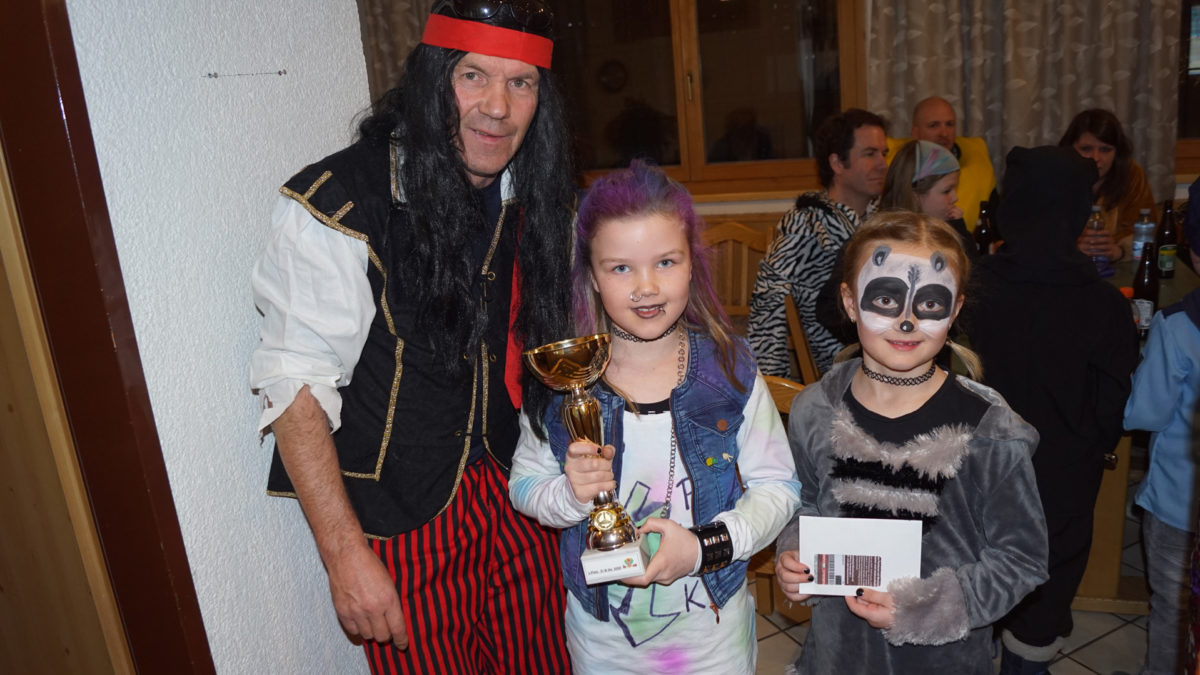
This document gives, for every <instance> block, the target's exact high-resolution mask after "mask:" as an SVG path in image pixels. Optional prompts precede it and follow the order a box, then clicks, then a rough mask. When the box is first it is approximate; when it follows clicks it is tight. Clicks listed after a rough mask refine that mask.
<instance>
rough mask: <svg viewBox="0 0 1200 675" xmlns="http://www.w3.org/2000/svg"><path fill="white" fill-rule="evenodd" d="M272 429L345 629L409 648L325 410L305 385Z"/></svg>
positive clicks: (396, 598) (390, 586)
mask: <svg viewBox="0 0 1200 675" xmlns="http://www.w3.org/2000/svg"><path fill="white" fill-rule="evenodd" d="M271 428H272V430H273V431H274V432H275V442H276V444H277V445H278V447H279V456H280V458H281V459H283V466H284V468H286V469H287V472H288V476H289V477H290V478H291V479H292V485H294V486H295V488H296V495H297V496H298V497H299V498H300V506H301V507H303V509H304V516H305V517H306V518H308V524H309V527H311V528H312V532H313V538H314V539H315V540H316V543H317V551H318V552H319V553H320V554H321V561H322V562H324V563H325V571H326V572H328V573H329V592H330V594H331V595H332V596H333V608H334V610H335V611H336V612H337V616H338V620H339V621H341V623H342V627H343V628H345V629H346V632H347V633H349V634H351V635H360V636H362V637H363V638H364V639H366V640H375V641H377V642H387V641H389V640H391V641H392V642H393V644H395V645H396V647H397V648H398V649H404V648H406V647H407V646H408V634H407V633H406V632H405V630H404V617H403V615H402V614H401V611H400V598H399V596H397V595H396V584H395V582H394V581H393V580H392V575H391V574H389V573H388V571H387V568H385V567H384V566H383V563H382V562H380V561H379V558H378V557H377V556H376V555H375V552H374V551H372V550H371V547H370V546H369V545H368V544H367V542H366V539H365V538H364V537H363V530H362V526H361V525H360V524H359V522H358V517H357V516H355V515H354V510H353V509H352V508H351V507H350V500H349V498H348V497H347V496H346V487H345V485H344V484H343V483H342V475H341V470H340V469H339V467H338V461H337V450H336V449H335V448H334V445H333V439H332V438H330V436H329V425H328V422H327V420H326V417H325V411H324V410H322V408H321V406H320V404H318V403H317V400H316V399H315V398H313V395H312V393H311V392H309V390H308V386H307V385H305V386H304V388H302V389H301V390H300V393H298V394H297V395H296V399H295V400H294V401H293V402H292V404H291V405H290V406H288V409H287V410H285V411H284V412H283V414H282V415H280V416H279V419H277V420H275V423H274V424H272V425H271Z"/></svg>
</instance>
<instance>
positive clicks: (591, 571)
mask: <svg viewBox="0 0 1200 675" xmlns="http://www.w3.org/2000/svg"><path fill="white" fill-rule="evenodd" d="M579 561H580V562H581V563H583V578H584V580H585V581H587V584H588V585H589V586H591V585H593V584H603V583H608V582H610V581H619V580H621V579H628V578H629V577H636V576H640V575H642V574H645V572H646V565H647V564H648V563H649V562H650V551H649V537H638V538H637V541H631V542H629V543H628V544H622V545H621V546H618V547H617V548H614V549H613V550H611V551H596V550H593V549H588V550H586V551H584V552H583V555H581V556H579Z"/></svg>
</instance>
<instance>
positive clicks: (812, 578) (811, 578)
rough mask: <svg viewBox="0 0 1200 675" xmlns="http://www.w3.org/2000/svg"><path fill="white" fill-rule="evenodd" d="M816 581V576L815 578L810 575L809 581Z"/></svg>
mask: <svg viewBox="0 0 1200 675" xmlns="http://www.w3.org/2000/svg"><path fill="white" fill-rule="evenodd" d="M814 579H816V577H814V576H813V575H811V574H810V575H808V580H809V581H812V580H814Z"/></svg>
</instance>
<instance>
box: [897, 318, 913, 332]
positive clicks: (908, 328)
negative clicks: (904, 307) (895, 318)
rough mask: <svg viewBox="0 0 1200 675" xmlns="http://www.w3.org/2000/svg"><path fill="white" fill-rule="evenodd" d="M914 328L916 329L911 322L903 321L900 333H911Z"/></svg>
mask: <svg viewBox="0 0 1200 675" xmlns="http://www.w3.org/2000/svg"><path fill="white" fill-rule="evenodd" d="M914 328H916V326H914V325H913V322H911V321H905V322H904V323H902V324H900V331H901V332H903V333H911V332H913V329H914Z"/></svg>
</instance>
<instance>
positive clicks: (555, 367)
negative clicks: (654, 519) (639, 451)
mask: <svg viewBox="0 0 1200 675" xmlns="http://www.w3.org/2000/svg"><path fill="white" fill-rule="evenodd" d="M610 344H611V338H610V337H609V335H608V333H597V334H596V335H587V336H584V337H577V338H571V339H569V340H560V341H558V342H551V343H550V344H547V345H542V346H541V347H538V348H536V349H530V350H527V351H526V352H525V354H524V356H525V364H526V365H527V366H529V369H530V370H531V371H533V373H534V374H535V375H537V376H538V378H540V379H541V381H542V382H544V383H545V384H546V386H547V387H550V388H551V389H554V390H555V391H561V392H565V393H566V394H567V396H566V398H565V399H564V400H563V405H562V416H563V423H564V424H566V427H567V432H568V433H569V434H570V435H571V440H573V441H579V440H588V441H591V442H592V443H595V444H596V445H601V446H602V445H604V428H603V424H602V421H601V417H600V402H599V401H597V400H596V398H595V397H594V396H592V395H591V394H588V393H587V389H588V388H589V387H591V386H592V385H593V384H595V383H596V380H599V379H600V376H601V375H602V374H603V373H604V369H605V368H606V367H607V366H608V357H609V345H610ZM637 539H638V537H637V530H636V529H635V528H634V526H633V521H632V520H631V519H630V518H629V515H628V514H627V513H625V509H623V508H621V504H620V503H619V502H618V501H617V495H615V494H614V493H613V492H612V491H611V490H606V491H604V492H601V493H600V494H598V495H596V498H595V500H594V503H593V508H592V513H591V515H590V516H589V517H588V548H589V549H593V550H597V551H612V550H615V549H618V548H620V547H621V546H624V545H625V544H629V543H631V542H635V541H637Z"/></svg>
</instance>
